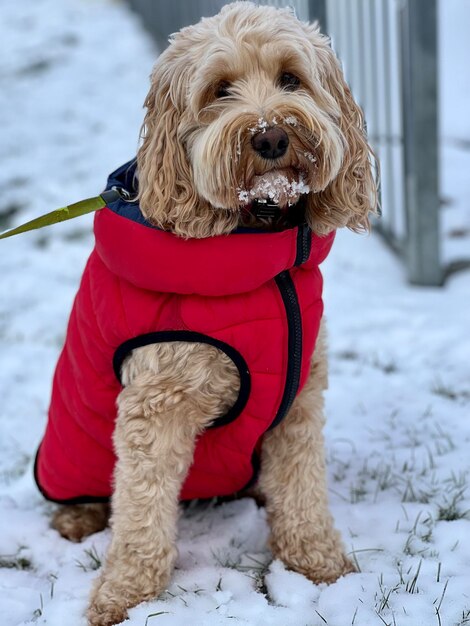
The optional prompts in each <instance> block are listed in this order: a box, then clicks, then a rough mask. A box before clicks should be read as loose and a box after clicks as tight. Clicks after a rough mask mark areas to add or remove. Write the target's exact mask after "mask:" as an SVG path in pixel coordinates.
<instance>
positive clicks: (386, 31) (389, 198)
mask: <svg viewBox="0 0 470 626" xmlns="http://www.w3.org/2000/svg"><path fill="white" fill-rule="evenodd" d="M389 8H390V3H389V1H388V0H382V28H381V31H382V45H383V51H384V55H385V58H384V77H385V80H384V83H383V85H384V109H385V110H384V114H385V126H384V130H385V137H384V139H385V155H386V156H385V162H386V165H387V169H386V170H385V171H384V172H383V175H384V176H385V177H386V183H385V184H386V195H385V197H384V200H385V204H386V206H385V211H384V219H385V220H386V227H387V228H388V229H391V231H392V233H393V225H394V223H395V213H396V211H397V206H396V195H395V181H394V174H395V168H394V149H393V146H394V143H393V142H394V137H395V133H394V129H393V119H392V89H391V85H392V62H391V53H392V51H391V42H390V29H391V24H390V13H389ZM389 235H390V233H389Z"/></svg>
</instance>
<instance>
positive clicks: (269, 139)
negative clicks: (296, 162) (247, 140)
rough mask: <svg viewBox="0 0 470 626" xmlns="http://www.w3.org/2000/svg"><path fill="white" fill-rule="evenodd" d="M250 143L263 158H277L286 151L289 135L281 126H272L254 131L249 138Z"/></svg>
mask: <svg viewBox="0 0 470 626" xmlns="http://www.w3.org/2000/svg"><path fill="white" fill-rule="evenodd" d="M251 145H252V146H253V149H254V150H255V151H256V152H258V154H260V155H261V156H262V157H263V159H278V158H279V157H282V156H284V154H285V153H286V152H287V147H288V146H289V137H288V136H287V133H286V132H285V131H283V130H282V128H279V127H278V126H272V127H271V128H268V129H267V130H265V131H261V132H259V133H256V135H254V137H252V139H251Z"/></svg>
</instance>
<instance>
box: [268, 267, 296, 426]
mask: <svg viewBox="0 0 470 626" xmlns="http://www.w3.org/2000/svg"><path fill="white" fill-rule="evenodd" d="M274 280H275V281H276V285H277V287H278V289H279V291H280V292H281V297H282V301H283V303H284V307H285V309H286V318H287V331H288V339H287V353H288V360H287V373H286V383H285V387H284V393H283V395H282V400H281V404H280V405H279V408H278V410H277V413H276V417H275V418H274V420H273V422H272V424H271V426H270V427H269V428H274V426H277V425H278V424H279V422H280V421H281V420H282V419H284V417H285V416H286V414H287V412H288V411H289V409H290V408H291V406H292V403H293V402H294V399H295V396H296V395H297V391H298V389H299V382H300V370H301V364H302V318H301V314H300V306H299V300H298V298H297V292H296V290H295V285H294V281H293V280H292V276H291V275H290V273H289V270H286V271H284V272H281V273H280V274H278V275H277V276H276V278H275V279H274Z"/></svg>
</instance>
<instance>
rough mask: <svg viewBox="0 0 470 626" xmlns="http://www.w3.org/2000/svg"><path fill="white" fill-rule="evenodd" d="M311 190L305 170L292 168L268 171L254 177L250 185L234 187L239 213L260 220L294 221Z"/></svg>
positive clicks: (296, 219)
mask: <svg viewBox="0 0 470 626" xmlns="http://www.w3.org/2000/svg"><path fill="white" fill-rule="evenodd" d="M308 193H310V187H309V185H308V184H307V182H306V177H305V173H304V172H303V171H301V170H294V169H293V168H287V169H277V170H271V171H269V172H266V173H264V174H261V175H258V176H254V177H253V179H252V181H251V184H250V186H249V188H248V189H247V188H243V187H239V188H238V189H237V194H238V199H239V202H240V207H241V209H242V212H243V213H244V214H245V215H246V214H249V215H250V216H251V218H252V219H253V218H254V219H258V220H262V221H263V222H264V221H266V220H272V221H279V220H283V221H286V222H297V221H299V220H300V219H301V217H302V215H303V209H304V208H305V201H304V200H305V197H306V195H307V194H308Z"/></svg>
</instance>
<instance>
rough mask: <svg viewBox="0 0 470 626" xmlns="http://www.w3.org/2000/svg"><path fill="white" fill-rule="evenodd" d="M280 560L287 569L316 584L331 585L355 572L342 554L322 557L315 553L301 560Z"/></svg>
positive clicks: (351, 564)
mask: <svg viewBox="0 0 470 626" xmlns="http://www.w3.org/2000/svg"><path fill="white" fill-rule="evenodd" d="M279 558H281V557H279ZM281 560H282V561H283V563H284V565H285V566H286V567H287V568H288V569H291V570H293V571H295V572H298V573H299V574H303V575H304V576H305V577H306V578H308V579H309V580H311V581H312V582H314V583H316V584H320V583H327V584H331V583H334V582H335V581H336V580H338V578H341V576H345V575H346V574H351V573H354V572H356V571H357V570H356V568H355V566H354V564H353V563H352V562H351V561H350V560H349V559H348V557H347V556H345V555H344V554H342V553H340V554H338V555H332V554H328V555H323V554H319V553H318V551H315V552H310V553H309V554H308V555H307V554H306V555H304V557H303V558H292V557H288V558H286V557H284V558H281Z"/></svg>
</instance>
